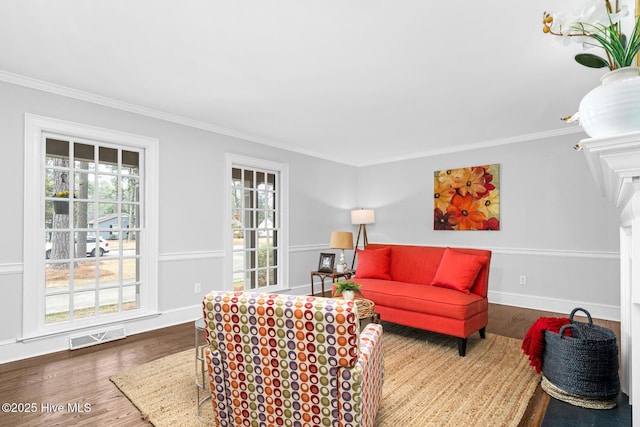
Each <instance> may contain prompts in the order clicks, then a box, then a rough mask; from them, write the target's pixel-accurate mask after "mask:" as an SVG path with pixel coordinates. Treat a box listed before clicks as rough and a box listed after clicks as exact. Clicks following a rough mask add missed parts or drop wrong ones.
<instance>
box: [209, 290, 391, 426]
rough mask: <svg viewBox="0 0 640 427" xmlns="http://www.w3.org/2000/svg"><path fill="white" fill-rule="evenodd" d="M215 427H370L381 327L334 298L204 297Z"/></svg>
mask: <svg viewBox="0 0 640 427" xmlns="http://www.w3.org/2000/svg"><path fill="white" fill-rule="evenodd" d="M202 305H203V311H204V318H205V323H206V335H207V341H208V343H209V347H208V348H207V350H206V358H207V364H208V369H209V378H210V380H211V395H212V403H213V412H214V418H215V419H216V421H217V422H218V424H219V425H220V426H224V427H227V426H229V427H231V426H244V425H247V426H249V425H257V426H280V425H282V426H301V427H302V426H352V427H356V426H364V427H369V426H373V422H374V420H375V416H376V412H377V411H378V406H379V404H380V398H381V394H382V382H383V360H382V326H381V325H378V324H368V325H367V326H366V328H365V329H364V330H363V331H362V333H361V332H360V325H359V320H358V316H357V312H356V310H357V308H356V306H355V304H353V302H352V301H345V300H340V299H330V298H320V297H307V296H291V295H277V294H253V293H244V292H211V293H209V294H208V295H206V296H205V297H204V299H203V301H202Z"/></svg>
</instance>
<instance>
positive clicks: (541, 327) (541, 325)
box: [522, 317, 571, 374]
mask: <svg viewBox="0 0 640 427" xmlns="http://www.w3.org/2000/svg"><path fill="white" fill-rule="evenodd" d="M568 323H570V322H569V319H568V318H566V317H541V318H539V319H538V320H536V322H535V323H534V324H533V325H532V326H531V328H529V330H528V331H527V333H526V335H525V336H524V340H522V351H524V354H526V355H527V356H529V364H530V365H531V366H533V367H534V368H536V372H537V373H538V374H539V373H540V371H541V370H542V356H543V355H544V331H551V332H555V333H558V332H560V328H562V326H564V325H566V324H568ZM567 329H568V328H567ZM565 335H569V336H570V335H571V329H569V330H568V331H566V333H565Z"/></svg>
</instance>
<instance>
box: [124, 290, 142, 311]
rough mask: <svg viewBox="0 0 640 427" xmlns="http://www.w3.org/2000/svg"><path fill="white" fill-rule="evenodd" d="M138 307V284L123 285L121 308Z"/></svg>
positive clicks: (133, 308) (125, 309)
mask: <svg viewBox="0 0 640 427" xmlns="http://www.w3.org/2000/svg"><path fill="white" fill-rule="evenodd" d="M138 308H140V286H124V287H123V288H122V310H123V311H129V310H136V309H138Z"/></svg>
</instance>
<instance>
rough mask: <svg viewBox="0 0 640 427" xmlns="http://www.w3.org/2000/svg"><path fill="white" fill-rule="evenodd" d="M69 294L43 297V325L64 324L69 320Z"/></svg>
mask: <svg viewBox="0 0 640 427" xmlns="http://www.w3.org/2000/svg"><path fill="white" fill-rule="evenodd" d="M69 301H70V296H69V294H61V295H50V296H47V297H45V323H47V324H48V323H55V322H64V321H67V320H69V318H70V316H69Z"/></svg>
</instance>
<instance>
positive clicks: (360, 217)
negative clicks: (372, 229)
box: [351, 209, 376, 225]
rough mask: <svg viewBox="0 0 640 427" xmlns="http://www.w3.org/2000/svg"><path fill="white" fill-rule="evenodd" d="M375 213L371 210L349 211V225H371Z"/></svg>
mask: <svg viewBox="0 0 640 427" xmlns="http://www.w3.org/2000/svg"><path fill="white" fill-rule="evenodd" d="M375 222H376V213H375V212H374V211H373V209H354V210H352V211H351V224H358V225H359V224H373V223H375Z"/></svg>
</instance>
